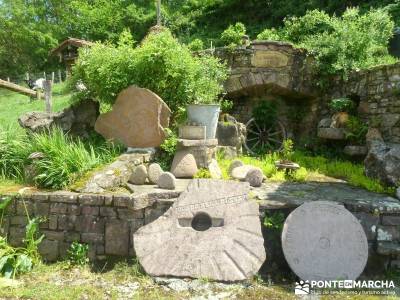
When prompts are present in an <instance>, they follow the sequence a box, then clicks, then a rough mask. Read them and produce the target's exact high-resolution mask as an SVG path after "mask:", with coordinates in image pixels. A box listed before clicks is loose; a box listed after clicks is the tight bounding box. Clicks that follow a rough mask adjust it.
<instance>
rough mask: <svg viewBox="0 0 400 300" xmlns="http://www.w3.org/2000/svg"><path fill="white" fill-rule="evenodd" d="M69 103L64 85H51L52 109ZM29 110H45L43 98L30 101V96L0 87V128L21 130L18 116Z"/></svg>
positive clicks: (54, 109) (68, 95) (55, 109)
mask: <svg viewBox="0 0 400 300" xmlns="http://www.w3.org/2000/svg"><path fill="white" fill-rule="evenodd" d="M70 104H71V95H70V94H69V93H68V91H67V89H66V85H65V84H64V83H62V84H55V85H54V86H53V111H54V112H57V111H60V110H62V109H64V108H66V107H68V106H69V105H70ZM31 111H45V102H44V100H34V101H32V102H31V101H30V98H29V97H27V96H24V95H22V94H18V93H15V92H11V91H8V90H5V89H0V128H1V127H3V128H4V127H7V126H11V127H15V128H17V129H19V130H21V131H22V128H21V127H20V126H19V124H18V117H20V116H21V115H23V114H24V113H27V112H31Z"/></svg>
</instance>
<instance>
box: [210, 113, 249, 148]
mask: <svg viewBox="0 0 400 300" xmlns="http://www.w3.org/2000/svg"><path fill="white" fill-rule="evenodd" d="M222 119H223V122H218V127H217V132H216V137H217V139H218V145H219V146H232V147H235V148H236V152H237V154H239V155H240V154H241V153H242V145H243V144H244V142H245V141H246V125H244V124H242V123H240V122H237V121H236V120H235V118H233V117H232V116H229V115H227V114H225V115H224V116H223V118H222Z"/></svg>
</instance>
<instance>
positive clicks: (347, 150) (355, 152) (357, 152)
mask: <svg viewBox="0 0 400 300" xmlns="http://www.w3.org/2000/svg"><path fill="white" fill-rule="evenodd" d="M367 152H368V149H367V147H366V146H350V145H349V146H346V147H344V149H343V153H344V154H346V155H348V156H365V155H367Z"/></svg>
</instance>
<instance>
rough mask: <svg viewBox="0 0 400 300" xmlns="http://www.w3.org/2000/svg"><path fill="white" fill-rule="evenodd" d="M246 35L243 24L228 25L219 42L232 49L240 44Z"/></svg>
mask: <svg viewBox="0 0 400 300" xmlns="http://www.w3.org/2000/svg"><path fill="white" fill-rule="evenodd" d="M245 34H246V27H245V26H244V24H242V23H240V22H238V23H236V24H235V25H229V27H228V28H227V29H225V30H224V32H222V34H221V40H222V42H223V43H224V45H225V46H228V47H231V48H234V47H236V46H239V45H241V44H242V38H243V36H244V35H245Z"/></svg>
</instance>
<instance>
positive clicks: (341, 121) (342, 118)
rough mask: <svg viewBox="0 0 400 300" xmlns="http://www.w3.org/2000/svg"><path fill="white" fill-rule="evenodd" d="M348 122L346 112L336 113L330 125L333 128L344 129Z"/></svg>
mask: <svg viewBox="0 0 400 300" xmlns="http://www.w3.org/2000/svg"><path fill="white" fill-rule="evenodd" d="M348 120H349V114H348V113H346V112H338V113H336V114H334V115H333V116H332V124H331V127H333V128H344V127H345V126H346V123H347V121H348Z"/></svg>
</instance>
